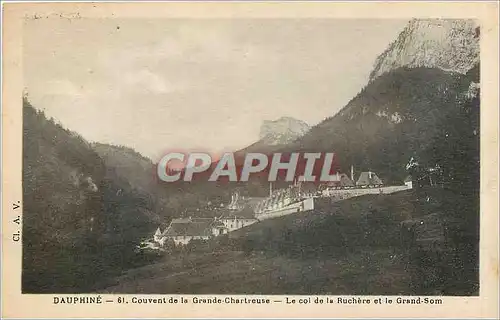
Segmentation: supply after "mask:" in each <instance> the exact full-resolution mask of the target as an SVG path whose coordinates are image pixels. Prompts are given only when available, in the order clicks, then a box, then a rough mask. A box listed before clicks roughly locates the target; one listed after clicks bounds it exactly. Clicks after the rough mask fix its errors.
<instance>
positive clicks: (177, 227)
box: [164, 218, 214, 236]
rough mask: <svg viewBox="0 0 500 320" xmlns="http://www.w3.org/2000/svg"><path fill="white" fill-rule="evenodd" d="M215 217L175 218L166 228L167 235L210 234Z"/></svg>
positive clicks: (165, 233)
mask: <svg viewBox="0 0 500 320" xmlns="http://www.w3.org/2000/svg"><path fill="white" fill-rule="evenodd" d="M212 222H214V220H213V219H210V218H194V219H189V218H182V219H174V220H172V223H171V224H170V226H169V227H168V228H167V230H165V232H164V235H165V236H210V235H211V230H210V228H211V226H212Z"/></svg>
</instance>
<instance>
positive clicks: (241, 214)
mask: <svg viewBox="0 0 500 320" xmlns="http://www.w3.org/2000/svg"><path fill="white" fill-rule="evenodd" d="M220 212H221V216H220V218H221V219H227V218H240V219H255V211H254V209H253V208H251V207H250V206H246V207H244V208H243V209H241V210H229V209H222V210H221V211H220Z"/></svg>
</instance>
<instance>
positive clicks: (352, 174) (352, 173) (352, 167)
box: [351, 165, 354, 181]
mask: <svg viewBox="0 0 500 320" xmlns="http://www.w3.org/2000/svg"><path fill="white" fill-rule="evenodd" d="M351 180H352V181H354V166H353V165H351Z"/></svg>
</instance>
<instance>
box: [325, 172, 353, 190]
mask: <svg viewBox="0 0 500 320" xmlns="http://www.w3.org/2000/svg"><path fill="white" fill-rule="evenodd" d="M327 185H328V186H330V187H354V181H352V180H351V179H350V178H349V176H348V175H347V174H345V173H341V174H340V179H339V181H329V182H328V183H327Z"/></svg>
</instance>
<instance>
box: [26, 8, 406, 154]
mask: <svg viewBox="0 0 500 320" xmlns="http://www.w3.org/2000/svg"><path fill="white" fill-rule="evenodd" d="M406 23H407V21H406V20H340V19H335V20H334V19H330V20H327V19H325V20H318V19H301V20H293V19H280V20H269V19H266V20H264V19H262V20H259V19H248V20H241V19H238V20H230V19H226V20H223V19H217V20H215V19H213V20H208V19H206V20H201V19H196V20H194V19H193V20H189V19H179V20H176V19H156V20H143V19H122V20H119V19H79V20H69V19H65V18H48V19H38V20H29V21H26V25H25V29H24V76H25V87H26V89H27V91H28V93H29V97H30V100H31V102H32V104H33V105H34V106H35V107H36V108H38V109H43V110H45V112H46V114H47V115H48V116H51V117H54V118H55V119H57V120H58V121H60V122H61V123H62V124H63V125H64V126H65V127H67V128H69V129H71V130H74V131H76V132H78V133H80V134H81V135H82V136H83V137H85V138H86V139H88V140H90V141H99V142H104V143H112V144H119V145H126V146H129V147H132V148H134V149H136V150H137V151H139V152H141V153H143V154H144V155H146V156H148V157H151V158H152V159H153V160H155V161H156V160H158V159H159V157H160V156H161V154H162V153H163V152H164V150H167V149H171V148H192V149H196V148H203V149H210V150H212V151H220V150H231V149H239V148H242V147H245V146H247V145H249V144H251V143H253V142H255V141H256V140H257V139H258V134H259V129H260V125H261V124H262V121H263V120H275V119H277V118H279V117H282V116H291V117H294V118H297V119H301V120H304V121H306V122H307V123H308V124H310V125H314V124H317V123H318V122H320V121H321V120H322V119H324V118H325V117H328V116H331V115H333V114H335V113H336V112H337V111H338V110H339V109H340V108H342V107H343V106H344V105H345V104H346V103H347V102H348V101H349V100H350V99H351V98H353V97H354V96H355V95H356V94H357V93H358V92H359V91H360V90H361V88H362V87H363V86H364V85H365V84H366V83H367V79H368V75H369V73H370V71H371V69H372V67H373V63H374V61H375V58H376V57H377V56H378V55H379V54H380V53H382V52H383V51H384V49H385V48H386V47H387V46H388V45H389V44H390V42H392V41H393V40H394V39H395V38H396V37H397V35H398V34H399V32H401V31H402V29H403V28H404V26H405V25H406Z"/></svg>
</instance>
